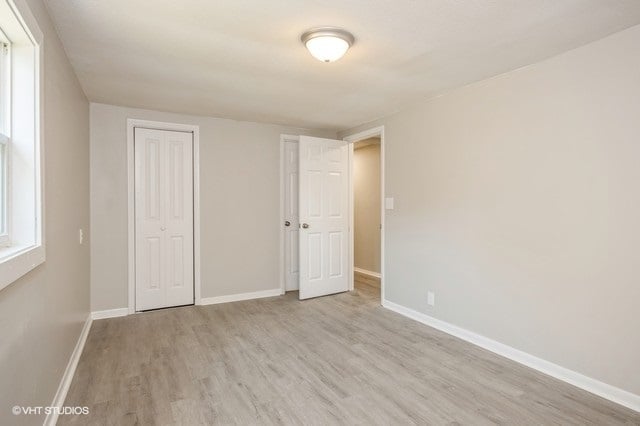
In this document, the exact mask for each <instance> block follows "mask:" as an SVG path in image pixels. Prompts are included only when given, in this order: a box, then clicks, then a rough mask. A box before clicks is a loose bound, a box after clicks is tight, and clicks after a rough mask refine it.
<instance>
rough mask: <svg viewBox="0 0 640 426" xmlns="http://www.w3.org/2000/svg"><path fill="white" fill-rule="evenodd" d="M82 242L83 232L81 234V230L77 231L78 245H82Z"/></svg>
mask: <svg viewBox="0 0 640 426" xmlns="http://www.w3.org/2000/svg"><path fill="white" fill-rule="evenodd" d="M83 241H84V232H82V229H79V230H78V243H80V244H82V242H83Z"/></svg>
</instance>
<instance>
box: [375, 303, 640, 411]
mask: <svg viewBox="0 0 640 426" xmlns="http://www.w3.org/2000/svg"><path fill="white" fill-rule="evenodd" d="M382 306H384V307H385V308H387V309H389V310H392V311H394V312H397V313H399V314H401V315H404V316H405V317H408V318H411V319H413V320H416V321H418V322H421V323H423V324H426V325H428V326H431V327H433V328H436V329H438V330H440V331H444V332H445V333H447V334H450V335H452V336H455V337H458V338H460V339H462V340H466V341H467V342H469V343H473V344H474V345H476V346H480V347H481V348H484V349H486V350H488V351H491V352H493V353H496V354H498V355H501V356H503V357H505V358H508V359H510V360H512V361H515V362H517V363H520V364H523V365H526V366H527V367H530V368H533V369H534V370H538V371H540V372H542V373H544V374H547V375H549V376H551V377H555V378H556V379H559V380H562V381H563V382H567V383H569V384H571V385H573V386H576V387H578V388H580V389H583V390H586V391H587V392H591V393H593V394H596V395H598V396H601V397H602V398H605V399H608V400H610V401H613V402H615V403H617V404H620V405H623V406H625V407H627V408H630V409H632V410H635V411H638V412H640V395H635V394H633V393H631V392H628V391H625V390H623V389H620V388H617V387H615V386H611V385H608V384H606V383H603V382H600V381H598V380H596V379H592V378H591V377H587V376H585V375H583V374H580V373H577V372H575V371H572V370H569V369H567V368H564V367H561V366H559V365H557V364H554V363H552V362H549V361H545V360H544V359H541V358H538V357H536V356H533V355H530V354H528V353H526V352H523V351H521V350H518V349H515V348H512V347H511V346H507V345H505V344H503V343H500V342H496V341H495V340H491V339H489V338H487V337H484V336H481V335H479V334H476V333H474V332H472V331H469V330H466V329H464V328H461V327H458V326H455V325H453V324H450V323H448V322H445V321H442V320H439V319H436V318H433V317H430V316H429V315H426V314H423V313H421V312H418V311H414V310H413V309H410V308H406V307H404V306H402V305H398V304H396V303H393V302H389V301H388V300H383V302H382Z"/></svg>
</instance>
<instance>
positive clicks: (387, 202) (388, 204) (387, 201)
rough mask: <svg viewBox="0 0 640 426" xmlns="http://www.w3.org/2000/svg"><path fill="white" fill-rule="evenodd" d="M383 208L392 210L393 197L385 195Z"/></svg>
mask: <svg viewBox="0 0 640 426" xmlns="http://www.w3.org/2000/svg"><path fill="white" fill-rule="evenodd" d="M384 208H385V209H387V210H393V197H387V198H385V199H384Z"/></svg>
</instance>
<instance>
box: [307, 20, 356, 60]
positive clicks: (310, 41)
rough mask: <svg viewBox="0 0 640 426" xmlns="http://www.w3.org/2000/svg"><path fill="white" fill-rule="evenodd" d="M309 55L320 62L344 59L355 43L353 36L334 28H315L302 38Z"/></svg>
mask: <svg viewBox="0 0 640 426" xmlns="http://www.w3.org/2000/svg"><path fill="white" fill-rule="evenodd" d="M300 39H301V40H302V42H303V43H304V45H305V46H306V47H307V49H308V50H309V53H311V55H312V56H313V57H314V58H316V59H317V60H319V61H322V62H334V61H337V60H338V59H340V58H342V56H344V54H345V53H346V52H347V50H348V49H349V47H351V45H352V44H353V42H354V38H353V35H352V34H351V33H349V32H347V31H345V30H342V29H340V28H334V27H322V28H314V29H312V30H309V31H307V32H306V33H304V34H302V37H300Z"/></svg>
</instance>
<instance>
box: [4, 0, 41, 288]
mask: <svg viewBox="0 0 640 426" xmlns="http://www.w3.org/2000/svg"><path fill="white" fill-rule="evenodd" d="M0 28H2V30H3V31H4V35H5V36H6V39H7V41H9V44H10V50H11V54H10V56H9V63H10V73H9V75H10V79H9V93H10V95H9V98H10V101H9V103H8V108H9V111H8V114H7V116H8V117H10V118H9V123H8V124H7V125H5V126H3V127H2V130H3V131H4V132H7V133H8V134H4V133H3V134H4V136H3V137H0V139H2V141H1V142H0V143H2V144H3V145H4V146H5V148H8V149H7V150H6V151H5V158H6V159H7V160H6V161H7V167H5V171H6V174H7V175H6V182H7V187H6V188H7V191H6V193H5V196H6V203H4V205H5V206H7V210H6V215H5V218H6V222H5V223H6V228H5V229H6V230H7V233H6V238H5V239H4V240H3V239H2V238H1V237H0V290H2V289H3V288H5V287H6V286H8V285H10V284H11V283H13V282H15V281H16V280H18V279H19V278H20V277H22V276H23V275H25V274H26V273H27V272H29V271H31V270H33V269H34V268H36V267H37V266H38V265H40V264H42V263H43V262H44V261H45V244H44V214H43V212H44V182H43V176H44V170H43V161H42V158H43V157H42V155H43V153H42V151H43V150H42V139H43V138H42V105H43V104H44V102H43V87H44V85H43V84H42V81H43V77H42V73H41V58H43V57H44V53H43V41H44V37H43V34H42V31H41V30H40V28H39V27H38V24H37V21H36V19H35V18H34V17H33V15H32V14H31V11H30V10H29V7H28V5H27V2H26V0H0ZM16 37H17V38H16ZM5 107H6V106H5ZM25 154H26V155H25ZM25 159H26V161H25ZM14 160H16V161H17V162H14ZM25 165H26V166H25ZM12 166H14V168H12ZM25 167H26V168H25ZM16 176H17V177H16ZM20 176H25V177H26V179H21V178H20ZM21 185H22V187H21ZM23 205H24V206H27V207H26V210H25V209H24V208H21V206H23ZM14 211H15V213H14ZM18 213H19V214H18ZM25 217H27V219H25ZM3 241H4V245H5V246H4V247H3V246H2V244H3Z"/></svg>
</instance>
